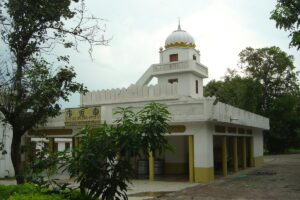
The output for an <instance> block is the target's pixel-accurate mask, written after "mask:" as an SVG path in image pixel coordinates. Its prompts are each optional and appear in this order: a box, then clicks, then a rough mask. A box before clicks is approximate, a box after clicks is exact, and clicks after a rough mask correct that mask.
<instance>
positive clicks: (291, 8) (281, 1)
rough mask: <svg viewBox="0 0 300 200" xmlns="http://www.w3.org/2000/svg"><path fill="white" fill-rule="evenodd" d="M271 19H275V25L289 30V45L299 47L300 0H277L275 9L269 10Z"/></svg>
mask: <svg viewBox="0 0 300 200" xmlns="http://www.w3.org/2000/svg"><path fill="white" fill-rule="evenodd" d="M271 19H272V20H275V21H276V27H277V28H280V29H284V30H289V32H290V37H291V38H292V39H291V42H290V46H294V47H296V48H297V49H298V50H299V49H300V1H299V0H277V5H276V7H275V9H274V10H273V11H272V12H271Z"/></svg>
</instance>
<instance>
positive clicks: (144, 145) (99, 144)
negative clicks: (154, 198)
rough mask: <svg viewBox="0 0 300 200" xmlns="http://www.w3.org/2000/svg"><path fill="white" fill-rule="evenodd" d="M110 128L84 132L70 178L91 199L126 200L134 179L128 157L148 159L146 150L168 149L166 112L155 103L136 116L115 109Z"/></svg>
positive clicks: (121, 109) (72, 164) (164, 107)
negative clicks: (115, 118)
mask: <svg viewBox="0 0 300 200" xmlns="http://www.w3.org/2000/svg"><path fill="white" fill-rule="evenodd" d="M115 114H116V115H117V117H118V119H117V120H116V121H115V124H114V125H107V124H103V125H101V127H99V128H95V129H92V128H89V129H84V130H83V131H82V132H81V134H82V135H83V137H82V138H81V144H80V148H78V149H77V150H76V151H75V152H74V154H75V155H74V156H73V157H72V158H71V159H70V161H69V165H68V169H69V171H70V174H71V177H74V178H75V181H76V182H78V183H79V184H80V186H79V187H80V191H81V192H82V194H83V195H88V196H89V197H91V198H93V199H97V198H99V197H101V198H102V199H103V200H112V199H127V194H126V191H127V188H128V184H129V182H130V180H131V179H132V178H133V177H134V170H133V168H132V164H131V162H130V161H131V158H132V157H136V156H143V155H140V150H141V152H143V154H144V156H146V157H148V152H149V150H151V151H153V152H154V151H155V150H157V151H158V152H160V153H162V152H163V151H164V150H166V149H169V148H170V147H169V145H168V143H167V140H166V139H165V137H163V135H164V134H165V133H167V132H168V128H169V125H168V123H167V122H168V120H169V119H170V113H169V112H168V110H167V109H166V106H164V105H162V104H157V103H150V104H148V105H146V106H145V107H144V108H143V109H142V110H141V111H140V112H138V113H137V114H136V113H134V112H133V111H132V109H131V108H128V107H127V108H119V109H118V111H117V112H116V113H115Z"/></svg>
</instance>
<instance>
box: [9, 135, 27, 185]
mask: <svg viewBox="0 0 300 200" xmlns="http://www.w3.org/2000/svg"><path fill="white" fill-rule="evenodd" d="M22 135H23V134H22V132H21V131H18V130H13V138H12V143H11V154H10V155H11V161H12V164H13V166H14V170H15V177H16V181H17V184H23V183H25V178H24V168H23V167H22V163H21V137H22Z"/></svg>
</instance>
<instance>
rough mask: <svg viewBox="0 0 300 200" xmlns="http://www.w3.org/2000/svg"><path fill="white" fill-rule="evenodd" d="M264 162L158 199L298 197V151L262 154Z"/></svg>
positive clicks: (195, 199) (194, 199)
mask: <svg viewBox="0 0 300 200" xmlns="http://www.w3.org/2000/svg"><path fill="white" fill-rule="evenodd" d="M264 160H265V164H264V165H262V166H260V167H257V168H251V169H247V170H244V171H240V172H239V173H237V174H234V175H230V176H227V177H226V178H220V179H218V180H216V181H215V182H214V183H212V184H208V185H197V186H195V187H191V188H187V189H184V190H181V191H178V192H173V193H169V194H165V195H163V196H162V197H160V198H156V199H160V200H191V199H193V200H224V199H236V200H247V199H255V200H256V199H272V200H273V199H275V200H282V199H291V200H297V199H299V200H300V154H294V155H277V156H265V158H264Z"/></svg>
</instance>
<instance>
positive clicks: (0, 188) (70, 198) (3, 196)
mask: <svg viewBox="0 0 300 200" xmlns="http://www.w3.org/2000/svg"><path fill="white" fill-rule="evenodd" d="M29 199H30V200H90V198H89V197H88V196H86V195H83V194H81V193H80V191H79V190H70V189H65V190H59V191H58V190H55V189H51V188H45V187H39V186H35V185H33V184H23V185H0V200H29Z"/></svg>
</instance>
